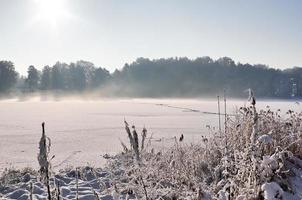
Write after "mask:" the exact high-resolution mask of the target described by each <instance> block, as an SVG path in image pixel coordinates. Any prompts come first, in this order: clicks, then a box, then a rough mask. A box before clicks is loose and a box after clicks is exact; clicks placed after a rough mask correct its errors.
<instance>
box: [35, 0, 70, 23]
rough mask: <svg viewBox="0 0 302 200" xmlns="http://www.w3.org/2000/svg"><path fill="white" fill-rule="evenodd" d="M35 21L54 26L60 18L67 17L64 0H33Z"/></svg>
mask: <svg viewBox="0 0 302 200" xmlns="http://www.w3.org/2000/svg"><path fill="white" fill-rule="evenodd" d="M35 4H36V16H35V19H36V21H40V22H47V23H49V24H50V25H52V26H56V25H57V23H58V22H59V21H60V20H63V19H65V18H68V17H69V13H68V11H67V9H66V1H65V0H35Z"/></svg>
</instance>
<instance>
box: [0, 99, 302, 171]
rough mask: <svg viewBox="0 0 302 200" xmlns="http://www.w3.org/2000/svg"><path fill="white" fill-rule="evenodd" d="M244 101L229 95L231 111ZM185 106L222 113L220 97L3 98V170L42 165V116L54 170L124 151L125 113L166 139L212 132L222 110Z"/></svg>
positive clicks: (285, 104)
mask: <svg viewBox="0 0 302 200" xmlns="http://www.w3.org/2000/svg"><path fill="white" fill-rule="evenodd" d="M245 104H247V105H249V104H248V103H247V102H246V101H245V100H232V101H230V100H228V102H227V105H228V106H227V112H228V113H231V112H234V110H235V109H236V107H240V106H243V105H245ZM266 105H270V107H271V109H273V110H276V109H278V108H281V110H283V111H286V110H288V109H292V110H296V111H301V110H302V109H301V106H300V105H299V104H297V103H295V102H294V101H259V102H257V106H258V108H265V107H266ZM176 107H177V108H176ZM181 107H184V108H190V109H195V110H200V111H206V112H217V102H216V101H212V100H202V99H186V100H179V99H123V100H109V99H108V100H98V101H89V100H63V101H40V100H32V101H23V102H20V101H18V100H5V101H0V113H1V114H0V171H1V170H2V169H3V168H5V167H9V166H14V167H25V166H30V167H37V152H38V141H39V139H40V137H41V122H43V121H44V122H45V123H46V134H47V136H49V137H50V138H51V141H52V148H51V154H52V155H55V158H54V160H53V161H52V163H53V167H54V168H55V169H59V168H64V167H66V166H68V165H73V166H79V165H85V164H87V163H89V164H91V165H96V166H98V165H101V164H102V163H103V162H104V160H103V159H102V154H104V153H115V152H118V151H120V150H121V145H120V140H122V141H124V142H125V143H128V140H127V137H126V133H125V131H124V122H123V121H124V118H126V120H127V121H128V123H129V124H130V125H132V124H135V125H136V127H137V131H138V132H140V131H141V128H142V127H143V126H145V127H146V128H147V130H148V135H149V136H150V135H151V133H153V137H154V138H156V139H162V140H161V141H168V140H169V139H170V138H172V137H174V136H177V137H179V136H180V135H181V134H184V136H185V139H186V141H199V140H200V136H201V135H202V134H208V131H207V129H206V125H211V126H216V127H217V126H218V116H217V115H209V114H202V113H199V112H190V111H189V110H186V109H181ZM221 107H222V108H223V105H221ZM119 139H120V140H119ZM161 143H162V144H164V142H161ZM160 145H161V144H160Z"/></svg>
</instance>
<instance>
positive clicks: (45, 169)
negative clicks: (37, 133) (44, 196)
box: [38, 122, 51, 200]
mask: <svg viewBox="0 0 302 200" xmlns="http://www.w3.org/2000/svg"><path fill="white" fill-rule="evenodd" d="M46 139H47V137H46V135H45V123H44V122H43V123H42V137H41V139H40V142H39V150H40V151H39V154H38V161H39V165H40V176H41V179H42V181H43V182H44V184H45V185H46V187H47V193H48V200H51V191H50V184H49V167H50V164H49V161H48V154H49V151H50V139H48V141H49V143H48V145H47V141H46Z"/></svg>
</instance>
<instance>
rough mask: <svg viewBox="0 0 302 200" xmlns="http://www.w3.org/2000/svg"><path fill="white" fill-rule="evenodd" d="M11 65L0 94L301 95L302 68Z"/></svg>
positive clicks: (173, 61)
mask: <svg viewBox="0 0 302 200" xmlns="http://www.w3.org/2000/svg"><path fill="white" fill-rule="evenodd" d="M16 68H17V66H14V63H13V62H11V61H0V95H1V96H6V95H8V94H9V95H20V94H31V93H37V92H38V93H39V92H61V93H63V94H68V93H78V94H81V93H84V92H100V94H101V95H102V96H108V97H113V96H116V97H188V98H189V97H207V96H213V95H217V94H219V93H222V92H224V91H225V92H226V93H227V94H228V96H230V97H243V96H246V93H245V91H247V90H248V89H249V88H251V89H252V90H253V91H254V92H255V95H257V96H258V97H262V98H299V97H301V96H302V81H301V80H302V68H301V67H292V68H287V69H283V70H281V69H275V68H271V67H269V66H267V65H262V64H256V65H251V64H242V63H235V62H234V61H233V60H232V59H231V58H228V57H222V58H219V59H217V60H213V59H212V58H210V57H199V58H196V59H189V58H187V57H175V58H161V59H153V60H151V59H148V58H137V59H136V60H135V61H134V62H132V63H129V64H128V63H126V64H125V65H124V66H123V68H121V69H120V70H119V69H116V70H115V71H114V72H113V73H110V72H109V71H108V70H107V69H106V68H102V67H97V66H95V65H94V64H93V63H91V62H88V61H83V60H81V61H77V62H75V63H70V64H67V63H64V62H57V63H55V64H54V65H53V66H44V67H43V68H42V70H38V69H37V68H36V67H35V66H29V67H28V70H27V75H25V76H24V75H20V74H19V73H18V72H17V71H16Z"/></svg>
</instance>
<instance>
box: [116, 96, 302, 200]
mask: <svg viewBox="0 0 302 200" xmlns="http://www.w3.org/2000/svg"><path fill="white" fill-rule="evenodd" d="M280 112H281V111H280V110H278V111H277V112H273V111H271V110H270V108H269V107H267V109H266V110H260V111H259V112H257V110H256V101H255V98H254V97H253V98H251V106H250V107H243V108H240V109H239V110H238V112H237V114H236V116H235V117H228V119H227V126H226V131H225V135H223V137H219V135H220V134H219V133H217V132H214V133H213V134H212V135H211V136H210V137H208V138H206V137H201V141H202V142H201V143H198V144H187V143H185V142H179V141H178V140H177V139H176V138H175V142H174V145H173V146H172V147H166V148H165V150H154V149H150V147H149V148H144V151H141V152H140V165H139V166H137V165H135V162H134V160H133V156H131V155H132V151H130V152H125V153H123V154H121V155H118V156H117V158H118V159H116V160H115V161H112V163H111V165H112V166H114V165H115V166H116V165H118V166H119V167H121V168H122V169H124V170H125V171H124V173H122V174H121V175H120V176H121V178H122V177H123V178H124V179H127V180H129V183H128V187H129V188H138V189H137V190H136V195H137V197H138V198H145V199H146V198H149V199H158V198H166V199H173V198H177V199H183V198H192V199H211V198H212V199H216V198H218V199H238V200H239V199H261V198H268V197H267V196H269V195H275V196H276V199H279V198H280V199H281V198H283V199H284V195H285V193H295V192H297V191H296V190H297V189H296V188H295V187H294V186H293V185H292V184H291V183H290V181H289V179H290V177H293V176H295V175H296V174H295V170H294V169H299V168H300V167H301V163H302V162H301V161H300V160H299V158H302V150H301V149H302V148H301V144H302V142H301V140H302V136H301V132H302V128H301V122H302V115H301V114H299V113H295V112H293V111H288V112H287V114H286V116H285V117H283V118H281V117H280ZM127 127H128V125H127V124H126V130H127ZM128 129H129V128H128ZM127 132H128V131H127ZM129 132H130V130H129ZM129 132H128V134H129ZM131 137H132V141H135V140H137V139H136V138H135V139H133V138H134V137H133V136H132V135H131ZM131 137H129V139H130V138H131ZM135 137H136V136H135ZM130 142H131V139H130ZM133 148H134V147H133ZM134 152H135V151H134ZM140 180H143V183H142V181H140ZM137 186H140V187H137ZM145 193H147V194H148V196H146V195H145ZM300 198H302V197H300ZM268 199H269V198H268Z"/></svg>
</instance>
